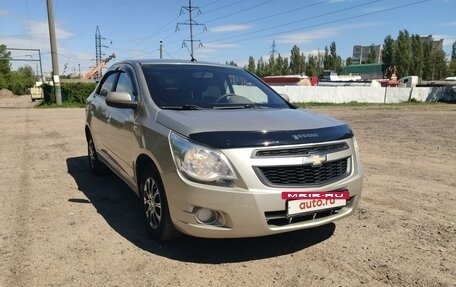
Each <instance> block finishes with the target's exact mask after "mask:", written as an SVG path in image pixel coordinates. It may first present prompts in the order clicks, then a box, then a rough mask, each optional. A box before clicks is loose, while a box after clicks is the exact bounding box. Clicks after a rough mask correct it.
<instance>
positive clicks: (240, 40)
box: [217, 0, 430, 44]
mask: <svg viewBox="0 0 456 287" xmlns="http://www.w3.org/2000/svg"><path fill="white" fill-rule="evenodd" d="M429 1H430V0H421V1H415V2H412V3H407V4H403V5H398V6H395V7H391V8H385V9H382V10H377V11H373V12H368V13H364V14H359V15H355V16H350V17H345V18H340V19H336V20H332V21H326V22H322V23H319V24H314V25H309V26H305V27H299V28H294V29H290V30H286V31H280V32H275V33H270V34H266V35H261V36H257V37H249V38H244V39H238V40H236V42H242V41H247V40H255V39H260V38H265V37H271V36H276V35H277V34H283V33H289V32H295V31H300V30H305V29H310V28H315V27H319V26H324V25H328V24H334V23H339V22H343V21H347V20H352V19H356V18H361V17H365V16H370V15H374V14H380V13H384V12H388V11H391V10H395V9H401V8H405V7H409V6H413V5H418V4H421V3H424V2H429ZM372 2H378V1H372ZM369 3H371V2H369ZM362 5H365V4H362ZM358 6H359V5H358ZM347 9H348V8H347ZM345 10H346V9H345ZM325 14H333V12H330V13H325ZM315 17H318V16H315ZM315 17H310V18H315ZM310 18H308V19H310ZM285 25H289V24H283V25H278V26H274V27H270V28H267V29H261V30H260V31H265V30H269V29H271V28H276V27H279V26H280V27H281V26H285ZM257 32H259V31H256V32H251V33H244V34H242V36H245V35H250V34H253V33H257ZM235 37H236V36H232V37H226V38H224V39H222V40H217V41H223V40H225V39H231V38H235ZM223 43H227V44H228V43H233V42H223Z"/></svg>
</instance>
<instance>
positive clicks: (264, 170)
mask: <svg viewBox="0 0 456 287" xmlns="http://www.w3.org/2000/svg"><path fill="white" fill-rule="evenodd" d="M348 160H349V158H343V159H339V160H335V161H330V162H325V163H324V164H323V165H322V166H319V167H314V166H311V165H293V166H268V167H264V166H261V167H255V170H256V172H257V174H258V175H259V178H260V179H261V180H262V181H263V183H264V184H266V185H269V186H317V185H324V184H328V183H331V182H335V181H337V180H339V179H342V178H344V177H345V176H347V175H348V173H349V171H348V168H347V167H348Z"/></svg>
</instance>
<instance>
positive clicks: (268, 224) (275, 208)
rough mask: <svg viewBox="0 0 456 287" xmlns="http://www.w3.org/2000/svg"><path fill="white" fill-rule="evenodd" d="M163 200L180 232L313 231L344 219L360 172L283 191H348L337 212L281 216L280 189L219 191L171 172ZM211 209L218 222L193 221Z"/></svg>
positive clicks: (359, 182) (233, 235) (351, 208)
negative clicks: (309, 229) (348, 196)
mask: <svg viewBox="0 0 456 287" xmlns="http://www.w3.org/2000/svg"><path fill="white" fill-rule="evenodd" d="M162 176H163V182H164V185H165V190H166V193H167V198H168V205H169V209H170V215H171V219H172V221H173V223H174V225H175V227H176V228H177V229H178V230H180V231H181V232H183V233H185V234H188V235H192V236H196V237H208V238H237V237H257V236H266V235H272V234H278V233H284V232H289V231H295V230H300V229H306V228H311V227H316V226H320V225H324V224H327V223H329V222H333V221H334V220H337V219H340V218H343V217H345V216H348V215H350V214H351V213H352V212H353V211H354V210H355V208H356V206H357V205H358V203H359V200H360V198H361V190H362V170H361V168H360V167H359V166H358V168H357V169H356V173H352V174H351V175H350V176H349V177H347V178H345V179H343V180H340V181H338V182H335V183H333V184H330V185H327V186H324V187H318V188H311V189H309V188H306V189H303V188H301V189H300V188H293V189H290V188H288V189H286V191H333V190H340V189H346V190H348V191H349V192H350V199H349V200H348V201H347V205H346V206H344V207H342V208H340V209H337V210H332V211H331V210H326V211H322V212H317V213H312V214H307V215H305V216H300V217H294V218H292V219H291V220H290V218H287V217H286V210H285V209H286V200H283V199H282V198H281V194H282V192H283V191H285V190H284V189H283V188H269V187H264V188H255V189H246V188H240V187H220V186H211V185H207V184H200V183H195V182H192V181H189V180H187V179H185V178H183V177H181V176H180V175H179V174H178V173H177V172H176V171H173V172H170V173H167V174H164V175H162ZM202 208H204V209H208V210H212V211H215V212H216V213H217V215H218V219H217V220H215V221H214V222H211V223H209V224H206V223H202V222H201V221H200V220H198V218H197V216H196V214H197V212H198V210H199V209H202Z"/></svg>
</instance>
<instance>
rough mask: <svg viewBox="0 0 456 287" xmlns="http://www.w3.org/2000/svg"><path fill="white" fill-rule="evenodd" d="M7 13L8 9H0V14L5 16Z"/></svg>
mask: <svg viewBox="0 0 456 287" xmlns="http://www.w3.org/2000/svg"><path fill="white" fill-rule="evenodd" d="M8 14H9V12H8V10H5V9H0V16H6V15H8Z"/></svg>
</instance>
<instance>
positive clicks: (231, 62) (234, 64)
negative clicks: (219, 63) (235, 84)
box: [225, 61, 237, 67]
mask: <svg viewBox="0 0 456 287" xmlns="http://www.w3.org/2000/svg"><path fill="white" fill-rule="evenodd" d="M225 64H227V65H231V66H235V67H237V64H236V62H234V61H229V62H228V61H226V62H225Z"/></svg>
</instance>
